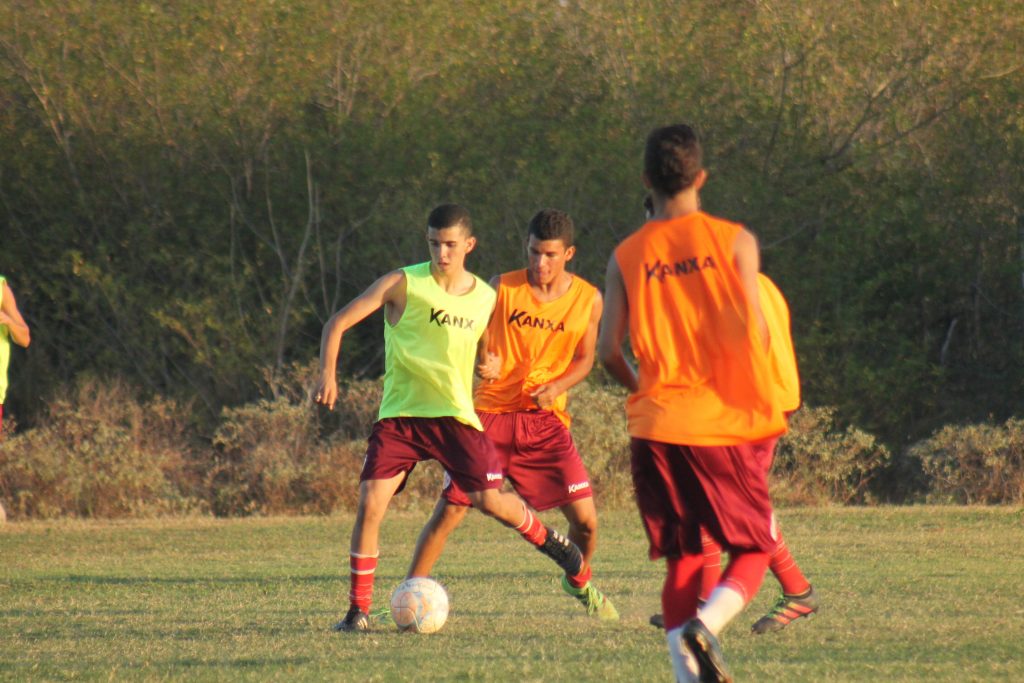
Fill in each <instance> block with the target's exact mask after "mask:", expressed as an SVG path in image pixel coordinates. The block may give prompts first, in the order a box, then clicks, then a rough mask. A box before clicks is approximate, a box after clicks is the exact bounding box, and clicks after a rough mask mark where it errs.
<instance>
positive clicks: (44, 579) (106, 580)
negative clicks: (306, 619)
mask: <svg viewBox="0 0 1024 683" xmlns="http://www.w3.org/2000/svg"><path fill="white" fill-rule="evenodd" d="M344 578H347V577H346V576H345V575H343V574H341V573H340V572H339V573H338V574H334V575H330V576H89V575H87V574H69V575H67V576H39V577H34V578H31V579H28V578H25V579H14V580H11V581H9V583H11V584H22V585H27V584H38V583H75V584H93V585H99V586H102V585H107V586H136V585H183V586H189V585H202V584H228V585H232V584H234V585H245V584H262V585H267V584H296V583H313V584H316V583H334V582H336V581H338V580H340V579H344Z"/></svg>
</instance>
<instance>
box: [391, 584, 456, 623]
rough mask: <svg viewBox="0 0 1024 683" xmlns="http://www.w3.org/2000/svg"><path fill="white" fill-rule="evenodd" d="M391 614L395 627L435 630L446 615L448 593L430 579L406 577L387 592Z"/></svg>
mask: <svg viewBox="0 0 1024 683" xmlns="http://www.w3.org/2000/svg"><path fill="white" fill-rule="evenodd" d="M391 618H392V619H394V620H395V625H396V626H398V630H399V631H413V632H415V633H435V632H437V631H439V630H441V627H442V626H444V622H445V621H446V620H447V619H448V593H446V592H445V590H444V587H443V586H442V585H441V584H439V583H438V582H437V581H434V580H433V579H428V578H426V577H424V576H415V577H413V578H411V579H406V580H405V581H403V582H402V583H400V584H399V585H398V588H396V589H395V592H394V593H392V594H391Z"/></svg>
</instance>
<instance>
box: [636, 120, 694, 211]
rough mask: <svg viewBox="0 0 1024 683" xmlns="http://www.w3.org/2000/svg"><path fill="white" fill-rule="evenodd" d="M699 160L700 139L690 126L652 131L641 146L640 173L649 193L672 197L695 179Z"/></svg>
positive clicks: (675, 126) (680, 125)
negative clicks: (642, 162)
mask: <svg viewBox="0 0 1024 683" xmlns="http://www.w3.org/2000/svg"><path fill="white" fill-rule="evenodd" d="M702 159H703V151H702V150H701V145H700V138H698V137H697V133H696V131H694V130H693V128H691V127H690V126H687V125H686V124H682V123H680V124H676V125H673V126H665V127H664V128H655V129H654V130H653V131H651V134H650V135H648V136H647V144H646V145H645V146H644V174H645V175H646V176H647V180H648V182H650V184H651V189H652V190H654V191H655V192H657V193H658V194H660V195H662V196H663V197H673V196H675V195H677V194H679V193H680V192H682V191H683V190H685V189H686V188H688V187H690V186H691V185H693V183H694V181H695V180H697V174H698V173H700V171H701V168H702Z"/></svg>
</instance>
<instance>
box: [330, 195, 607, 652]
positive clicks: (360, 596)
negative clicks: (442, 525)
mask: <svg viewBox="0 0 1024 683" xmlns="http://www.w3.org/2000/svg"><path fill="white" fill-rule="evenodd" d="M427 245H428V246H429V249H430V260H429V261H427V262H425V263H420V264H417V265H412V266H407V267H405V268H400V269H398V270H395V271H392V272H390V273H388V274H387V275H385V276H383V277H381V278H380V279H378V280H377V281H376V282H374V283H373V284H372V285H370V287H369V288H368V289H367V290H366V291H365V292H363V293H362V294H360V295H359V296H357V297H356V298H355V299H353V300H352V301H351V302H349V303H348V304H347V305H346V306H345V307H344V308H342V309H341V310H340V311H338V312H337V313H336V314H335V315H334V316H333V317H332V318H331V319H330V320H329V321H327V324H326V325H325V326H324V331H323V337H322V339H321V345H320V378H319V381H318V386H317V388H316V391H315V394H314V397H313V398H314V400H315V401H316V402H317V403H319V404H321V405H324V406H327V407H328V408H332V409H333V407H334V404H335V402H336V401H337V398H338V383H337V377H336V374H337V359H338V353H339V351H340V349H341V340H342V336H343V335H344V333H345V331H347V330H348V329H349V328H351V327H352V326H354V325H355V324H357V323H358V322H360V321H361V320H363V319H364V318H366V317H367V316H369V315H370V314H371V313H373V312H374V311H376V310H378V309H379V308H381V307H383V308H384V319H385V320H384V364H385V371H384V396H383V398H382V399H381V405H380V412H379V414H378V419H377V422H376V423H374V426H373V431H372V433H371V434H370V438H369V443H368V445H367V451H366V460H365V461H364V463H363V470H362V473H361V474H360V477H359V479H360V482H359V503H358V509H357V512H356V519H355V525H354V526H353V529H352V540H351V546H350V555H349V566H350V570H351V573H350V590H349V609H348V613H347V614H346V615H345V617H344V619H342V620H341V621H340V622H338V623H337V624H336V625H335V626H334V629H335V630H336V631H348V632H351V631H365V630H367V629H368V628H369V627H370V618H369V612H370V605H371V603H372V597H373V579H374V572H375V570H376V568H377V559H378V557H379V548H378V540H379V535H380V525H381V521H382V520H383V518H384V513H385V511H386V510H387V507H388V504H389V503H390V502H391V498H392V497H393V496H394V495H395V494H396V493H398V492H399V491H401V489H402V487H403V486H404V484H405V480H406V477H407V476H408V474H409V472H411V471H412V469H413V468H414V467H415V466H416V464H417V463H418V462H420V461H423V460H427V459H433V460H437V461H438V462H440V463H441V465H442V466H443V467H444V469H445V472H446V474H447V475H448V476H449V477H450V478H451V479H452V480H453V481H455V482H457V483H458V485H459V487H460V488H461V489H462V490H464V491H465V492H466V495H467V496H468V497H469V499H470V501H471V502H472V504H473V505H474V506H475V507H477V508H478V509H479V510H481V511H482V512H483V513H485V514H487V515H489V516H491V517H494V518H495V519H497V520H499V521H500V522H502V523H503V524H505V525H506V526H510V527H512V528H514V529H515V530H516V531H518V532H519V533H520V534H521V535H522V536H523V537H524V538H525V539H526V540H528V541H529V542H530V543H532V544H533V545H534V546H535V547H536V548H537V549H538V550H540V551H541V552H542V553H544V554H545V555H547V556H548V557H550V558H551V559H552V560H554V561H555V562H556V563H557V564H558V565H559V567H561V568H562V570H563V571H564V572H565V573H566V574H568V575H570V576H573V577H576V576H579V575H580V574H582V573H583V572H584V571H589V570H588V569H587V567H586V565H585V563H584V561H583V557H582V555H581V554H580V551H579V548H577V547H576V545H575V544H573V543H572V542H571V541H569V540H568V539H566V538H565V537H564V536H562V535H561V534H559V533H558V532H557V531H555V530H554V529H550V528H546V527H545V526H544V525H543V524H541V523H540V520H538V519H537V517H536V516H535V515H534V514H533V513H532V512H531V511H530V509H529V508H527V507H526V505H525V504H524V503H523V501H522V500H521V499H520V498H519V497H517V496H516V495H515V494H512V493H505V492H502V491H501V490H500V489H501V485H502V481H503V475H502V472H501V463H500V461H499V460H498V456H497V454H496V452H495V450H494V447H493V445H492V444H491V442H490V441H489V440H488V439H487V437H486V436H485V435H484V433H483V427H482V425H481V424H480V420H479V418H478V417H477V415H476V411H474V409H473V367H474V364H475V363H476V362H477V361H478V360H479V359H480V358H482V347H481V344H480V340H481V337H482V336H483V334H484V330H485V328H486V326H487V323H488V320H489V319H490V316H491V312H492V311H493V309H494V302H495V292H494V290H493V289H492V288H491V287H490V286H489V285H488V284H487V283H486V282H484V281H483V280H481V279H480V278H478V277H477V276H476V275H473V274H472V273H470V272H469V271H467V270H466V266H465V259H466V255H467V254H468V253H469V252H471V251H472V250H473V248H474V247H475V246H476V238H475V237H473V225H472V221H471V219H470V215H469V212H468V211H467V210H466V209H465V208H464V207H462V206H459V205H457V204H444V205H441V206H439V207H437V208H436V209H434V210H433V211H432V212H431V213H430V215H429V217H428V218H427Z"/></svg>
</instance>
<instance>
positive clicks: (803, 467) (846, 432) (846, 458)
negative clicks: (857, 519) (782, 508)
mask: <svg viewBox="0 0 1024 683" xmlns="http://www.w3.org/2000/svg"><path fill="white" fill-rule="evenodd" d="M890 460H891V457H890V454H889V451H888V449H886V448H885V446H884V445H882V444H881V443H879V442H878V441H877V440H876V439H875V437H873V436H872V435H870V434H868V433H866V432H863V431H861V430H859V429H857V428H856V427H852V426H851V427H846V428H845V429H844V428H841V427H840V426H839V425H838V424H837V423H836V416H835V408H810V407H804V408H801V409H800V410H799V411H797V412H796V413H795V414H794V415H792V416H791V417H790V420H789V432H788V433H787V434H786V435H785V436H783V437H782V438H781V439H780V440H779V444H778V446H777V447H776V449H775V463H774V466H773V468H772V471H771V474H770V475H769V482H770V484H771V491H772V499H773V500H774V501H775V502H776V503H781V504H790V505H820V504H824V503H841V504H849V503H868V502H872V493H871V489H870V485H871V483H872V482H873V481H874V480H875V479H876V478H877V477H879V476H880V475H881V474H882V473H883V472H884V471H885V469H886V467H887V466H888V464H889V462H890Z"/></svg>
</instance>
